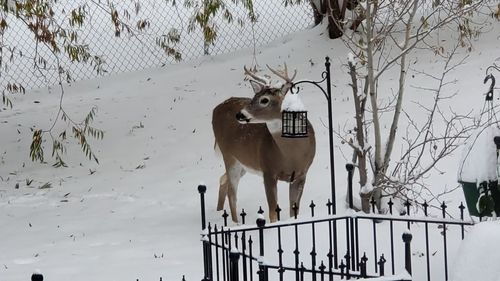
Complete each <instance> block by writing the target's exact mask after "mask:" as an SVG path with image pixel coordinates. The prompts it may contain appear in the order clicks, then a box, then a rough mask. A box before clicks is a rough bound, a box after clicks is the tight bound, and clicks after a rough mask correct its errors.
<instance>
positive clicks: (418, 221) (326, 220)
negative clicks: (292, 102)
mask: <svg viewBox="0 0 500 281" xmlns="http://www.w3.org/2000/svg"><path fill="white" fill-rule="evenodd" d="M205 191H206V187H205V186H199V192H200V196H201V207H202V209H201V215H202V229H203V232H202V241H203V256H204V277H203V280H205V281H209V280H217V281H235V280H244V281H253V280H259V281H267V280H280V281H281V280H296V281H302V280H313V281H316V280H318V281H319V280H321V281H323V280H329V281H332V280H340V279H351V278H373V277H378V276H391V277H390V278H392V279H391V280H412V278H415V280H428V281H430V280H448V276H449V258H448V257H449V256H450V252H453V253H454V252H455V251H456V250H457V249H456V247H451V248H450V245H458V243H459V241H460V240H462V239H463V238H464V236H465V232H466V227H467V226H469V225H472V223H471V222H467V221H464V206H463V204H461V205H460V206H459V208H460V209H459V210H460V214H461V217H460V219H452V218H450V217H449V216H447V208H448V206H447V205H446V204H444V203H443V204H442V205H441V210H440V213H441V214H440V216H439V217H431V216H430V215H429V212H428V209H429V205H428V204H427V203H425V202H424V203H423V204H421V205H419V206H418V208H421V209H422V210H423V216H421V217H414V216H410V215H409V214H410V208H412V204H411V203H410V202H408V201H407V202H405V203H404V208H406V210H407V211H408V212H406V214H405V215H399V214H397V215H396V214H393V209H394V203H393V202H392V201H389V203H388V209H389V213H388V214H387V215H375V214H364V213H363V214H360V213H354V212H353V213H352V214H347V215H332V214H331V210H332V205H333V204H332V203H331V202H328V203H327V204H326V207H327V209H328V214H327V215H325V216H322V217H318V216H317V215H316V213H317V207H316V205H315V204H314V202H311V204H310V205H309V208H310V212H311V217H310V218H307V219H299V218H297V217H296V216H295V218H292V219H290V220H286V221H281V219H280V211H281V209H280V208H279V207H278V209H277V212H278V222H276V223H272V224H266V222H265V219H264V217H263V211H262V209H260V210H259V212H258V213H259V215H258V218H257V221H256V224H257V225H256V226H247V225H245V223H246V221H245V218H246V216H247V215H248V214H247V213H246V212H245V211H244V210H243V211H242V213H241V222H242V224H243V225H241V226H235V227H229V226H228V225H227V217H228V215H227V212H224V214H223V221H222V223H221V224H219V225H216V224H211V223H208V224H207V222H206V218H205V204H204V193H205ZM413 207H417V206H413ZM373 208H375V204H374V202H373ZM398 237H401V238H402V240H400V239H401V238H398ZM412 241H418V242H417V243H413V244H412ZM412 249H413V250H412ZM384 280H387V279H384Z"/></svg>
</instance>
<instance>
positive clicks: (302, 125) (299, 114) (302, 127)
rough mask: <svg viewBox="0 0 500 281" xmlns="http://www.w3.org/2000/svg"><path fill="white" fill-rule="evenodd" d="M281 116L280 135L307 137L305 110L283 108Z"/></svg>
mask: <svg viewBox="0 0 500 281" xmlns="http://www.w3.org/2000/svg"><path fill="white" fill-rule="evenodd" d="M281 118H282V124H283V126H282V130H281V136H282V137H285V138H304V137H307V111H289V110H283V112H282V117H281Z"/></svg>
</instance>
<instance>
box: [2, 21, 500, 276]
mask: <svg viewBox="0 0 500 281" xmlns="http://www.w3.org/2000/svg"><path fill="white" fill-rule="evenodd" d="M490 29H491V31H490V32H489V33H486V34H483V35H482V36H481V37H480V38H479V39H478V41H477V42H475V49H474V50H473V52H472V53H471V54H470V57H469V58H468V59H467V61H466V65H465V66H463V67H461V68H459V69H458V70H457V71H455V72H453V74H452V75H453V76H454V78H456V79H457V81H458V82H457V83H456V85H454V86H453V87H452V88H453V89H456V90H459V93H458V96H456V97H455V98H454V99H453V100H450V107H453V108H454V110H457V111H460V110H475V111H478V110H479V109H481V106H482V103H483V93H484V92H485V90H484V89H486V86H485V85H483V83H482V81H483V78H484V70H485V68H486V67H487V66H488V65H490V64H492V63H493V62H494V60H495V59H497V60H498V58H499V56H500V38H499V37H498V34H500V27H499V25H498V24H497V25H495V26H491V27H490ZM323 31H324V27H322V26H320V27H317V28H315V29H312V30H307V31H303V32H299V33H296V34H293V35H290V36H287V37H285V38H282V39H280V40H277V41H275V42H274V43H272V44H270V45H269V46H267V47H265V48H263V49H262V50H260V51H259V52H258V55H257V59H258V63H259V64H260V66H261V67H264V66H265V64H269V65H273V66H278V65H281V64H283V62H286V63H287V64H288V66H289V67H290V68H296V69H298V76H297V77H298V79H313V80H319V79H320V78H321V72H322V71H323V69H324V65H323V62H324V57H325V56H330V58H331V61H332V75H333V77H332V78H333V80H332V82H333V84H334V88H333V91H334V105H333V107H334V116H335V120H334V123H335V126H336V128H342V127H343V126H344V124H345V123H346V122H348V121H349V122H351V120H352V112H353V110H352V104H351V100H350V96H351V92H350V88H349V86H348V81H349V77H348V75H347V74H346V72H347V68H346V66H345V64H346V62H347V54H348V50H347V49H346V48H345V47H344V45H343V43H342V42H341V41H339V40H336V41H331V40H329V39H327V35H326V34H324V33H323ZM460 52H461V53H462V55H465V50H461V51H460ZM417 59H418V63H419V66H421V67H422V68H425V69H426V70H429V71H439V70H441V67H440V64H439V63H437V62H439V59H438V58H437V57H434V56H432V55H430V54H429V53H417V54H416V55H415V57H414V58H413V60H417ZM497 62H498V61H497ZM251 63H252V51H251V50H243V51H239V52H235V53H232V54H229V55H224V56H217V57H205V58H203V59H201V60H197V61H193V62H190V63H184V64H181V65H176V66H167V67H165V68H162V69H151V70H148V71H142V72H137V73H131V74H123V75H119V76H114V77H110V78H106V79H96V80H92V81H87V82H81V83H76V84H74V85H71V86H68V87H67V88H66V91H67V92H66V96H65V100H64V104H65V108H66V110H67V111H68V112H70V113H71V114H72V115H76V116H80V117H83V116H84V115H85V114H86V113H87V112H88V110H89V109H90V108H91V107H92V106H97V107H98V109H99V111H98V114H97V118H96V127H98V128H100V129H103V130H104V131H105V138H104V139H103V140H102V141H94V142H93V143H92V147H93V149H94V151H95V152H96V154H97V156H98V157H99V160H100V165H97V164H95V163H92V162H88V161H87V160H86V159H85V158H84V157H83V155H82V153H80V151H79V148H78V147H77V146H72V148H71V149H70V153H69V155H67V157H66V160H67V163H68V164H69V167H68V168H60V169H55V168H52V167H51V165H50V164H52V163H51V160H48V162H49V163H48V164H38V163H32V162H31V161H30V159H29V154H28V149H29V141H30V137H31V131H30V128H31V127H37V128H42V129H44V128H47V127H48V125H49V124H50V122H51V118H53V116H54V115H55V113H56V108H57V105H58V98H59V93H58V90H57V88H54V89H52V90H51V91H46V90H33V91H30V92H28V93H26V94H25V95H23V96H16V97H15V98H13V103H14V108H13V109H12V110H10V109H3V108H2V110H1V111H0V136H1V137H0V176H1V178H0V225H1V227H0V237H1V239H0V280H6V281H16V280H28V278H29V276H30V275H31V273H32V272H33V271H34V270H35V269H40V270H41V272H42V273H43V274H44V275H45V278H46V279H45V280H48V281H58V280H73V281H84V280H136V279H139V280H158V279H159V277H160V276H161V277H163V280H180V279H181V278H182V275H186V280H200V278H201V277H202V269H203V268H202V266H201V264H202V256H201V244H200V242H199V238H200V236H199V234H200V230H201V229H200V228H201V226H200V211H199V195H198V192H197V188H196V187H197V185H198V183H199V182H200V181H204V182H205V184H206V185H207V186H208V191H207V210H208V214H207V216H208V218H209V220H210V221H220V220H219V218H220V213H218V212H216V211H215V206H216V197H217V189H218V182H219V177H220V176H221V175H222V173H223V172H224V171H223V167H222V161H221V159H220V157H219V156H218V155H217V154H216V153H215V151H214V140H213V134H212V129H211V112H212V109H213V108H214V107H215V106H216V105H217V104H218V103H220V102H222V101H223V100H225V99H227V98H228V97H231V96H246V97H250V96H251V95H252V90H251V87H250V85H249V84H248V83H246V82H244V81H243V78H244V76H243V70H242V68H243V65H250V64H251ZM409 77H412V78H409V84H410V85H421V84H425V83H426V77H425V76H423V75H419V74H417V73H412V75H409ZM498 77H500V74H499V76H498ZM453 89H450V91H452V90H453ZM409 91H410V92H409V96H408V101H407V106H411V103H410V101H411V100H415V99H422V98H423V97H422V96H423V95H425V94H426V93H422V92H421V91H419V90H418V89H416V88H410V90H409ZM300 94H301V99H302V101H303V102H304V104H305V106H306V108H307V109H308V110H309V118H310V120H311V122H312V123H313V125H314V126H315V130H316V139H317V153H316V158H315V161H314V162H313V165H312V167H311V170H310V171H309V174H308V181H307V182H306V189H305V191H304V196H303V198H302V200H303V201H302V202H310V201H311V200H315V201H317V202H324V201H325V198H327V197H329V194H330V187H329V178H328V177H329V164H328V163H329V160H328V132H327V128H326V126H325V124H327V117H326V116H327V112H326V105H325V101H324V98H323V97H322V95H321V93H320V92H318V91H317V90H316V89H313V88H303V89H302V90H301V92H300ZM35 101H39V103H35ZM420 117H421V116H415V118H420ZM335 145H336V150H335V153H336V159H335V160H336V167H335V170H336V174H337V189H338V191H337V193H338V194H337V197H338V202H337V203H338V205H339V208H338V209H340V211H339V212H342V209H345V206H344V205H343V202H344V200H345V178H346V177H345V175H346V172H345V168H344V165H345V163H346V162H347V161H350V158H351V151H350V149H349V148H348V147H346V146H343V145H342V144H341V143H340V141H339V140H338V139H337V140H336V141H335ZM46 150H47V152H48V153H50V146H49V147H47V148H46ZM457 159H459V155H455V156H454V157H453V158H451V159H449V160H448V161H447V162H446V163H443V164H442V167H441V169H442V170H444V171H446V172H445V173H444V174H436V175H434V176H433V178H432V185H433V186H435V189H433V190H435V191H436V192H440V191H442V190H443V189H450V188H453V187H455V186H456V169H457V166H458V165H457V161H458V160H457ZM26 180H33V183H31V185H30V186H27V185H26ZM47 182H50V183H51V184H52V187H51V188H48V189H39V187H40V186H42V185H43V184H45V183H47ZM16 184H19V188H18V189H16V188H15V186H16ZM433 188H434V187H433ZM263 191H264V189H263V186H262V183H261V179H260V178H259V177H257V176H254V175H247V176H245V177H244V178H243V179H242V181H241V183H240V189H239V194H238V198H239V201H238V204H239V206H238V207H239V208H245V210H247V212H248V213H250V216H249V217H248V221H254V220H255V217H256V215H255V213H256V211H257V209H258V206H260V205H262V206H263V207H266V203H265V196H264V192H263ZM448 196H449V197H448V199H449V201H451V202H455V203H456V204H457V205H458V204H459V202H460V201H462V200H463V195H462V193H461V190H457V191H455V192H454V193H451V194H449V195H448ZM279 200H280V203H281V205H283V206H286V203H285V202H287V200H288V188H286V187H285V185H284V184H282V185H281V188H279ZM321 206H324V205H323V204H321ZM322 208H324V207H322ZM266 212H267V211H266ZM285 213H288V210H285Z"/></svg>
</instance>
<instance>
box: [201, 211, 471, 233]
mask: <svg viewBox="0 0 500 281" xmlns="http://www.w3.org/2000/svg"><path fill="white" fill-rule="evenodd" d="M349 218H358V219H367V220H380V221H400V222H415V223H432V224H451V225H470V226H471V225H474V222H473V221H464V220H458V219H453V218H433V217H429V216H398V215H394V214H393V215H390V214H389V215H382V214H364V213H361V212H353V213H352V214H343V215H326V216H324V217H318V218H313V219H311V218H299V219H290V220H286V221H279V222H274V223H270V224H266V225H265V226H264V227H263V229H273V228H283V227H291V226H299V225H304V224H312V223H324V222H334V221H339V220H347V219H349ZM257 230H259V227H257V226H255V225H248V226H247V225H240V226H234V227H223V230H222V231H220V230H219V229H212V230H211V231H210V232H209V233H206V232H205V234H208V235H214V234H220V233H221V232H224V233H237V232H243V231H245V232H250V231H257Z"/></svg>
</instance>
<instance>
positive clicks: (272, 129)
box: [266, 119, 282, 138]
mask: <svg viewBox="0 0 500 281" xmlns="http://www.w3.org/2000/svg"><path fill="white" fill-rule="evenodd" d="M266 126H267V130H269V133H271V135H273V137H274V138H276V136H280V137H281V126H282V125H281V120H280V119H275V120H272V121H268V122H266Z"/></svg>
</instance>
